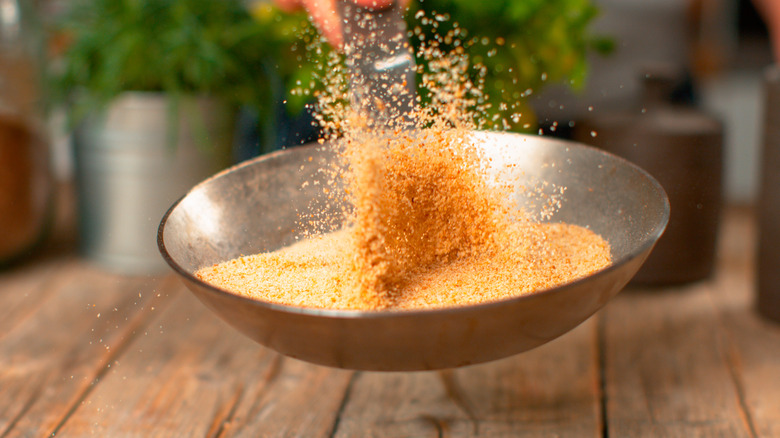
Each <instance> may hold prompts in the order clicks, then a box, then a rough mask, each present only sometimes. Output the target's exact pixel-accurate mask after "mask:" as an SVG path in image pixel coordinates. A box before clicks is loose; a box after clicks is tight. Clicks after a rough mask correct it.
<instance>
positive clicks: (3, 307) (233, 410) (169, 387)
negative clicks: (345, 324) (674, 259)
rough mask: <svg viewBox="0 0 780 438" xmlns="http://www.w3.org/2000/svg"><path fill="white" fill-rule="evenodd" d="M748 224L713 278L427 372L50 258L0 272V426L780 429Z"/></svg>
mask: <svg viewBox="0 0 780 438" xmlns="http://www.w3.org/2000/svg"><path fill="white" fill-rule="evenodd" d="M753 229H754V228H753V225H752V217H751V216H750V214H749V213H748V212H746V211H744V210H731V211H729V213H728V215H727V217H726V221H725V223H724V238H723V239H722V241H721V257H720V262H719V268H718V272H717V275H716V276H715V277H714V278H713V279H712V280H709V281H705V282H700V283H697V284H693V285H688V286H683V287H677V288H664V289H656V290H628V291H624V292H622V293H621V294H620V295H618V297H617V298H616V299H615V300H614V301H613V302H611V303H610V304H608V305H607V307H606V308H605V309H603V310H602V311H601V312H600V313H599V314H598V315H597V317H596V318H594V319H591V320H589V321H588V322H586V323H585V324H583V325H582V326H580V327H579V328H577V329H576V330H574V331H572V332H571V333H569V334H567V335H565V336H564V337H562V338H560V339H558V340H556V341H554V342H551V343H549V344H547V345H545V346H542V347H540V348H538V349H536V350H533V351H531V352H528V353H524V354H521V355H518V356H516V357H512V358H508V359H505V360H501V361H497V362H493V363H489V364H484V365H478V366H472V367H467V368H462V369H457V370H448V371H443V372H424V373H355V372H350V371H344V370H336V369H329V368H323V367H319V366H315V365H310V364H306V363H303V362H300V361H297V360H293V359H288V358H283V357H281V356H279V355H277V354H276V353H274V352H271V351H269V350H267V349H265V348H263V347H260V346H258V345H256V344H254V343H253V342H252V341H250V340H248V339H246V338H244V337H243V335H240V334H239V333H237V332H236V331H234V330H233V329H231V328H229V327H228V326H227V325H226V324H224V323H223V322H221V321H219V320H217V319H216V317H215V316H213V314H211V313H210V312H209V311H208V310H206V309H205V308H204V307H203V306H202V305H201V304H200V303H198V302H197V300H195V298H194V297H193V296H192V295H191V294H190V293H189V292H186V291H185V290H184V288H183V286H182V285H181V283H180V282H179V281H178V280H177V279H175V278H174V277H173V276H172V275H171V276H167V277H165V278H143V277H142V278H126V277H121V276H117V275H112V274H108V273H105V272H101V271H100V270H98V269H96V268H94V267H91V266H89V265H88V264H86V263H84V262H83V261H81V260H79V259H78V258H76V257H74V256H73V254H72V252H67V251H65V252H63V253H61V254H58V255H54V256H46V257H42V258H41V259H39V260H35V261H34V262H31V263H29V264H23V265H21V266H19V267H17V268H15V269H12V270H7V271H4V272H2V273H0V437H2V438H5V437H17V436H50V435H52V434H55V435H56V436H66V437H70V436H74V437H80V436H120V437H121V436H144V437H147V436H152V437H154V436H161V437H167V436H215V437H216V436H219V437H233V436H268V437H276V436H279V437H287V436H301V437H331V436H337V437H355V436H360V437H363V436H377V437H386V436H426V437H427V436H448V437H450V436H452V437H467V436H517V435H523V436H594V435H595V436H616V437H624V436H629V437H630V436H672V437H674V436H681V437H682V436H685V437H688V436H694V437H695V436H728V437H732V436H734V437H740V436H758V437H774V436H780V324H778V323H770V322H767V321H764V320H762V319H761V318H759V317H758V316H757V314H756V313H755V312H754V311H753V309H752V306H753V276H754V273H753V261H752V252H753V248H754V246H753V245H754V241H753V239H752V230H753Z"/></svg>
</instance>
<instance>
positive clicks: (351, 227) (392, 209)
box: [196, 44, 611, 310]
mask: <svg viewBox="0 0 780 438" xmlns="http://www.w3.org/2000/svg"><path fill="white" fill-rule="evenodd" d="M421 51H422V53H420V54H419V56H420V57H422V58H425V59H428V60H429V62H428V65H427V67H428V68H427V69H426V70H422V69H421V70H420V71H419V74H420V77H421V80H422V82H421V83H422V84H425V85H426V88H427V92H428V95H427V101H428V102H429V104H428V105H426V106H422V105H420V106H418V107H417V108H415V111H414V112H413V114H411V115H410V117H396V118H393V119H390V120H388V119H387V118H384V119H383V118H379V119H370V118H366V117H365V114H356V113H355V111H351V110H350V108H348V107H347V106H345V102H346V101H348V100H349V99H348V97H349V96H348V95H346V94H345V93H346V92H347V91H346V90H345V88H344V87H345V84H346V81H345V80H344V78H343V75H341V74H331V75H326V76H324V77H327V78H333V79H332V82H331V83H326V84H325V85H326V90H325V91H326V92H324V93H321V94H318V98H319V102H320V106H319V108H318V113H317V115H316V117H317V120H318V121H319V122H320V123H321V124H322V126H323V128H324V131H325V132H326V133H328V135H329V136H330V137H329V139H330V140H331V141H330V143H329V145H330V146H327V147H337V148H339V152H340V154H339V155H340V158H341V160H340V162H339V163H336V164H337V165H336V166H334V168H333V169H330V170H329V172H330V173H331V174H332V178H331V184H330V187H323V197H324V199H325V200H324V201H323V200H319V201H320V202H321V203H322V202H326V203H327V202H329V200H331V198H332V197H333V196H334V195H333V194H334V193H337V192H339V190H340V189H339V186H338V184H336V182H337V181H343V182H344V183H345V189H344V190H343V193H344V196H345V198H346V200H347V201H349V204H350V205H351V208H350V209H348V210H346V211H345V217H344V218H342V219H343V221H341V222H343V223H344V227H343V229H341V230H340V231H335V232H330V233H324V234H320V235H316V236H311V237H309V238H307V239H305V240H303V241H301V242H298V243H296V244H294V245H291V246H289V247H286V248H282V249H280V250H278V251H274V252H270V253H264V254H257V255H251V256H246V257H241V258H239V259H234V260H230V261H227V262H224V263H221V264H218V265H215V266H211V267H205V268H203V269H200V270H199V271H197V272H196V276H197V277H198V278H200V279H201V280H203V281H205V282H207V283H210V284H212V285H214V286H217V287H219V288H222V289H224V290H227V291H230V292H233V293H236V294H240V295H244V296H247V297H250V298H253V299H257V300H262V301H267V302H273V303H281V304H288V305H292V306H300V307H313V308H327V309H359V310H379V309H419V308H438V307H446V306H458V305H467V304H474V303H480V302H486V301H495V300H500V299H504V298H508V297H513V296H518V295H524V294H528V293H532V292H534V291H538V290H542V289H548V288H552V287H555V286H558V285H561V284H563V283H567V282H570V281H573V280H575V279H577V278H581V277H584V276H586V275H589V274H591V273H593V272H594V271H597V270H600V269H603V268H605V267H607V266H608V265H609V264H610V262H611V260H610V248H609V244H608V243H607V242H606V241H605V240H604V239H602V238H601V237H600V236H598V235H597V234H595V233H593V232H592V231H590V230H587V229H585V228H582V227H579V226H575V225H568V224H543V223H537V222H535V221H534V220H532V219H530V218H529V217H527V215H526V214H525V213H524V211H523V209H522V206H520V205H515V204H513V202H515V203H516V202H519V201H517V200H515V201H511V200H512V199H513V198H514V197H513V196H512V195H511V193H512V192H513V190H514V189H515V188H516V187H515V186H516V184H513V181H500V180H498V179H495V180H491V179H490V177H489V176H488V172H487V171H486V170H487V168H488V167H489V166H488V165H487V163H486V162H489V161H490V160H489V159H487V160H485V158H484V157H483V155H484V154H483V151H484V149H483V148H481V147H480V145H479V144H478V143H477V142H476V141H475V140H474V138H473V135H472V134H471V132H473V131H474V130H475V129H478V128H481V127H482V126H481V125H477V124H475V119H478V118H477V117H475V113H479V112H481V111H484V110H485V108H487V105H488V100H487V99H486V96H484V94H482V92H481V90H482V87H481V85H482V84H480V83H477V84H473V83H472V82H471V81H470V80H469V75H468V70H469V68H470V67H469V63H468V62H467V61H468V60H467V58H466V57H465V54H464V52H463V51H462V49H461V50H457V49H456V50H455V51H453V52H452V53H443V52H442V51H441V50H439V48H438V46H436V45H435V44H434V45H432V46H427V47H424V48H423V49H421ZM337 65H338V64H337V63H336V62H334V63H332V64H328V66H327V69H328V70H329V71H332V72H341V71H343V70H339V69H338V68H337ZM504 124H506V123H504ZM337 139H338V140H337ZM531 189H532V188H531ZM559 189H560V193H561V194H562V193H563V191H564V189H565V188H559ZM532 190H533V189H532ZM548 201H549V203H550V204H551V205H557V203H558V202H559V199H553V198H551V199H549V200H548ZM314 204H317V202H315V203H314ZM309 214H310V217H308V218H305V217H304V218H302V219H303V220H302V221H301V224H303V223H306V224H307V225H306V226H303V225H301V227H303V228H302V229H303V231H308V232H310V233H313V230H323V229H328V228H329V226H330V223H326V222H328V221H327V220H325V219H321V218H319V216H318V215H317V213H316V212H311V213H309ZM545 216H548V215H547V214H545ZM307 219H308V221H307ZM318 221H321V224H320V226H318V225H317V222H318Z"/></svg>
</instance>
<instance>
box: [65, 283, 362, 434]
mask: <svg viewBox="0 0 780 438" xmlns="http://www.w3.org/2000/svg"><path fill="white" fill-rule="evenodd" d="M349 375H350V373H349V372H346V371H340V370H333V369H327V368H321V367H316V366H313V365H309V364H305V363H302V362H298V361H295V360H292V359H285V358H282V357H281V356H280V355H278V354H277V353H275V352H272V351H270V350H268V349H265V348H263V347H261V346H259V345H258V344H256V343H254V342H252V341H251V340H249V339H248V338H245V337H244V336H243V335H241V334H239V333H238V332H237V331H235V330H233V329H232V328H230V327H228V326H227V325H226V324H224V323H223V322H221V321H219V320H217V319H216V317H215V316H214V315H213V314H211V313H210V312H209V311H208V310H207V309H206V308H205V307H204V306H203V305H201V304H200V303H199V302H197V301H196V300H195V298H194V297H192V296H190V294H187V293H184V294H181V295H180V296H178V297H177V298H176V301H175V302H174V303H173V304H172V305H171V306H169V307H168V308H167V309H166V311H165V312H163V313H162V314H160V315H159V317H158V318H156V319H154V320H153V321H150V324H149V326H148V327H147V328H146V329H145V330H144V332H143V334H142V336H139V337H138V339H137V340H136V342H134V343H133V345H132V346H131V347H130V348H128V349H127V351H126V352H125V354H123V356H122V357H121V358H120V359H118V360H117V362H116V363H114V364H113V365H112V367H111V370H110V371H109V372H108V373H106V375H105V376H104V377H103V379H101V382H100V385H99V387H98V388H96V389H95V390H94V391H93V392H91V393H90V394H89V397H87V398H86V399H85V400H84V402H83V403H82V404H81V406H79V409H78V410H76V412H74V414H73V415H72V416H71V417H70V418H69V419H68V421H67V423H66V424H65V426H64V427H63V428H62V429H61V430H60V434H59V435H58V436H65V437H67V436H84V435H95V436H127V435H130V436H144V437H181V436H207V437H209V436H213V437H216V436H220V437H229V436H238V435H241V436H280V437H281V436H285V437H286V436H301V437H318V436H327V435H328V433H329V431H330V430H331V428H332V426H333V422H334V420H335V416H336V412H337V409H338V406H339V404H340V403H341V399H342V397H343V394H344V391H345V388H346V386H347V383H348V381H349Z"/></svg>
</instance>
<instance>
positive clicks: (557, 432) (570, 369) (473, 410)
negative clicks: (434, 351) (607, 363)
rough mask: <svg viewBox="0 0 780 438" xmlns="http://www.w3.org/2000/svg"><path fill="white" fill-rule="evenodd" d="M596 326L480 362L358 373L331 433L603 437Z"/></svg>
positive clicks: (341, 434) (589, 324) (350, 435)
mask: <svg viewBox="0 0 780 438" xmlns="http://www.w3.org/2000/svg"><path fill="white" fill-rule="evenodd" d="M595 327H596V324H595V322H594V321H593V320H590V321H587V322H586V323H584V324H583V325H581V326H580V327H578V328H577V329H575V330H574V331H572V332H570V333H568V334H567V335H564V336H563V337H561V338H559V339H557V340H555V341H553V342H551V343H549V344H547V345H544V346H542V347H539V348H537V349H535V350H532V351H530V352H526V353H523V354H520V355H518V356H515V357H511V358H508V359H504V360H500V361H497V362H493V363H488V364H484V365H478V366H472V367H467V368H463V369H457V370H448V371H443V372H418V373H360V374H359V375H358V376H357V377H356V379H355V382H354V384H353V385H352V388H351V390H350V393H349V395H348V402H347V404H346V407H345V410H344V412H343V414H342V416H341V418H340V421H339V427H338V429H337V430H336V436H337V437H368V436H372V437H398V436H406V437H412V436H448V437H450V436H452V437H470V436H520V435H522V436H578V437H587V436H601V424H600V415H599V398H600V392H599V380H598V379H599V373H598V363H597V354H596V331H595Z"/></svg>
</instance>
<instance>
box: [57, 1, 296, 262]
mask: <svg viewBox="0 0 780 438" xmlns="http://www.w3.org/2000/svg"><path fill="white" fill-rule="evenodd" d="M274 17H278V19H277V18H274V19H273V20H272V21H270V22H269V21H268V20H265V21H264V20H261V19H257V17H253V16H252V15H250V13H249V11H248V10H247V9H246V8H245V6H244V4H243V3H242V1H241V0H220V1H214V0H78V1H76V2H74V3H72V4H71V7H70V8H69V9H68V10H67V11H66V12H65V14H63V17H62V19H61V20H60V21H58V22H57V23H56V31H57V32H58V35H60V36H61V37H62V38H63V39H65V40H66V44H65V47H66V48H65V49H64V50H63V51H62V53H60V54H58V55H57V56H55V57H54V59H53V63H52V67H51V92H52V98H53V101H54V102H55V103H56V104H59V105H61V106H63V107H64V108H65V110H66V112H67V115H68V119H69V120H70V122H71V126H73V127H74V136H73V145H74V151H75V180H76V189H77V199H78V207H79V208H78V213H79V232H80V242H81V249H82V252H83V253H85V254H86V255H87V256H88V257H89V258H91V259H93V260H95V261H98V262H100V263H101V264H103V265H104V266H107V267H109V268H112V269H114V270H118V271H122V272H126V273H148V272H154V271H156V270H157V269H159V268H162V261H161V260H160V258H159V256H158V255H157V251H156V245H155V237H156V227H157V224H158V222H159V219H160V217H161V216H162V214H163V213H164V211H165V209H166V208H167V207H168V206H170V205H171V203H172V202H173V201H175V200H176V198H178V197H179V196H181V195H183V194H184V193H185V191H186V190H187V189H188V188H189V187H191V186H192V185H194V184H195V183H196V182H198V181H200V180H202V179H204V178H206V177H207V176H209V175H211V174H213V173H215V172H216V171H218V170H220V169H221V168H224V167H226V166H228V165H229V164H230V163H231V160H232V157H231V150H232V146H233V140H232V139H233V134H234V130H235V128H236V115H237V114H238V111H239V109H240V108H242V107H243V108H252V109H253V110H254V111H255V112H257V113H259V114H260V119H261V120H265V119H268V117H267V114H268V113H269V112H270V111H273V105H271V104H270V101H271V99H272V96H271V93H272V89H273V87H272V86H271V84H270V81H272V80H274V79H273V78H272V77H271V76H270V74H274V75H278V71H280V70H284V69H287V70H289V69H290V67H289V65H290V62H288V61H286V60H289V59H291V57H290V56H289V54H285V51H289V50H290V49H291V47H292V44H291V42H292V41H294V40H295V39H296V38H297V37H296V33H295V27H296V26H297V25H298V23H300V17H299V16H292V15H281V14H274ZM279 60H282V61H281V62H282V64H283V65H282V66H279V65H278V64H279ZM282 67H284V68H282Z"/></svg>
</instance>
